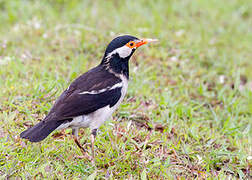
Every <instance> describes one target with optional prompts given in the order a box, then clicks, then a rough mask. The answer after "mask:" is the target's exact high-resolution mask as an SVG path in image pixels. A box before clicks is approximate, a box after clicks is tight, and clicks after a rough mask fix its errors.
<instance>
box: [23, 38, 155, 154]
mask: <svg viewBox="0 0 252 180" xmlns="http://www.w3.org/2000/svg"><path fill="white" fill-rule="evenodd" d="M153 41H156V40H155V39H138V38H136V37H134V36H129V35H124V36H119V37H116V38H115V39H113V40H112V41H111V42H110V44H109V45H108V46H107V48H106V51H105V54H104V56H103V58H102V61H101V63H100V64H99V65H98V66H96V67H95V68H93V69H91V70H89V71H88V72H86V73H84V74H83V75H81V76H80V77H78V78H77V79H75V80H74V81H73V83H72V84H71V85H70V86H69V87H68V88H67V89H66V90H65V91H64V92H63V93H62V94H61V95H60V96H59V98H58V99H57V100H56V102H55V104H54V105H53V107H52V109H51V110H50V112H49V113H48V115H47V116H46V117H45V118H44V119H43V120H42V121H41V122H39V123H38V124H36V125H35V126H33V127H31V128H29V129H27V130H25V131H24V132H22V133H21V135H20V136H21V138H25V139H28V140H29V141H31V142H39V141H41V140H43V139H45V138H46V137H47V136H48V135H49V134H50V133H51V132H53V131H54V130H59V129H64V128H72V134H73V137H74V140H75V143H76V144H77V145H78V147H79V148H80V149H81V150H82V152H83V153H86V152H85V150H84V148H83V147H82V146H81V145H80V143H79V141H78V130H79V128H90V129H91V132H92V133H91V143H92V157H94V140H95V136H96V131H97V129H98V128H99V127H100V126H101V125H102V124H103V123H104V121H106V120H108V119H109V118H110V116H111V115H112V113H113V112H114V111H115V110H116V108H118V106H119V105H120V103H121V102H122V100H123V98H124V96H125V94H126V92H127V88H128V80H129V59H130V57H131V56H132V55H133V53H134V52H135V50H136V49H137V48H138V47H140V46H142V45H144V44H147V43H149V42H153Z"/></svg>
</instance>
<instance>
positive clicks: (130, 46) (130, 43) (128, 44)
mask: <svg viewBox="0 0 252 180" xmlns="http://www.w3.org/2000/svg"><path fill="white" fill-rule="evenodd" d="M126 46H128V47H129V48H134V47H136V43H135V42H134V41H130V42H128V43H127V44H126Z"/></svg>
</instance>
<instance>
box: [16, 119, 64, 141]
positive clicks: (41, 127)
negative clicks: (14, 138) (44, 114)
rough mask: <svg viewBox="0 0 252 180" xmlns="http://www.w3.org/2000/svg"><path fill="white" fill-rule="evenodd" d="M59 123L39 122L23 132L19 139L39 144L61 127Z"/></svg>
mask: <svg viewBox="0 0 252 180" xmlns="http://www.w3.org/2000/svg"><path fill="white" fill-rule="evenodd" d="M61 123H62V122H60V121H41V122H39V123H38V124H36V125H35V126H33V127H31V128H29V129H27V130H25V131H24V132H22V133H21V134H20V137H21V138H24V139H28V140H29V141H31V142H39V141H42V140H43V139H45V138H46V137H47V136H48V135H49V134H50V133H51V132H52V131H54V130H55V129H56V128H57V127H59V126H60V125H61Z"/></svg>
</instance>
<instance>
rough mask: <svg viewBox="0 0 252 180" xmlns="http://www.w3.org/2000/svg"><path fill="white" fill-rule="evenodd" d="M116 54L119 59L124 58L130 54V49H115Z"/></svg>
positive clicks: (124, 47)
mask: <svg viewBox="0 0 252 180" xmlns="http://www.w3.org/2000/svg"><path fill="white" fill-rule="evenodd" d="M116 52H117V53H118V54H119V56H120V57H121V58H126V57H128V56H129V55H130V54H131V52H132V49H131V48H129V47H128V46H123V47H120V48H118V49H116Z"/></svg>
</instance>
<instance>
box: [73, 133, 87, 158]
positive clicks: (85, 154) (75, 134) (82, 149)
mask: <svg viewBox="0 0 252 180" xmlns="http://www.w3.org/2000/svg"><path fill="white" fill-rule="evenodd" d="M72 136H73V139H74V142H75V143H76V144H77V146H78V147H79V148H80V150H81V152H82V154H83V155H84V157H86V158H88V159H90V156H89V155H88V154H87V152H86V150H85V149H84V148H83V147H82V146H81V144H80V142H79V140H78V129H72Z"/></svg>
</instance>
